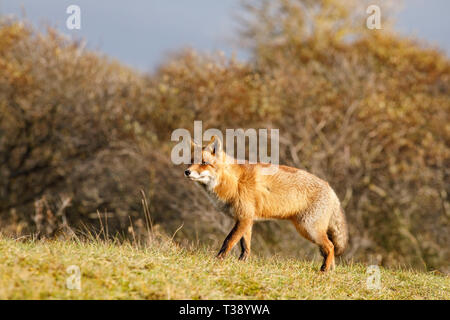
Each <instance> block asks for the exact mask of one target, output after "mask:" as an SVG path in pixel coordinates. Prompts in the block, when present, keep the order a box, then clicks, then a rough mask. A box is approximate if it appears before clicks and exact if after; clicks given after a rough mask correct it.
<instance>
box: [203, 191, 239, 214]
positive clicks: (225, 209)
mask: <svg viewBox="0 0 450 320" xmlns="http://www.w3.org/2000/svg"><path fill="white" fill-rule="evenodd" d="M205 190H206V192H207V196H208V198H209V200H210V201H211V202H212V203H213V205H214V207H215V208H216V209H217V210H219V211H220V212H222V213H224V214H225V215H227V216H229V217H231V218H234V217H235V215H234V210H233V206H232V205H231V204H229V203H226V202H225V201H222V200H221V199H219V198H218V197H217V195H216V194H215V193H214V192H212V191H210V190H208V189H207V188H205Z"/></svg>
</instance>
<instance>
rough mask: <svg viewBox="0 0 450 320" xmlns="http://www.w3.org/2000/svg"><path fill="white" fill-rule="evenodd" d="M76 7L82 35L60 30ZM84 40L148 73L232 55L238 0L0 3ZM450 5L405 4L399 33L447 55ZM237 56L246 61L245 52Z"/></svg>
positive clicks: (422, 0) (408, 0)
mask: <svg viewBox="0 0 450 320" xmlns="http://www.w3.org/2000/svg"><path fill="white" fill-rule="evenodd" d="M71 4H76V5H78V6H80V8H81V30H73V31H71V30H68V29H67V28H66V26H65V22H66V19H67V17H68V15H67V14H66V8H67V7H68V6H69V5H71ZM22 8H23V9H24V11H25V14H26V17H27V18H28V19H29V20H31V21H32V22H33V24H35V25H38V26H39V25H43V24H45V23H47V24H50V25H52V26H54V27H57V28H58V29H59V30H60V31H62V32H63V33H66V34H71V35H73V36H75V37H76V38H84V39H86V40H87V42H88V46H89V47H90V48H93V49H98V50H100V51H102V52H105V53H106V54H108V55H110V56H112V57H115V58H117V59H119V60H120V61H122V62H125V63H127V64H129V65H131V66H134V67H136V68H139V69H141V70H143V71H148V70H152V69H154V68H155V66H157V65H158V63H160V62H161V61H162V60H163V59H164V57H165V56H166V55H167V54H168V53H169V52H171V51H174V50H176V49H179V48H182V47H186V46H191V47H194V48H196V49H199V50H202V51H209V52H210V51H214V50H223V51H224V52H225V53H226V54H228V55H229V54H231V52H233V51H236V49H237V47H236V45H235V43H234V41H232V40H233V39H235V38H234V36H233V35H234V34H235V31H236V24H235V20H234V18H233V15H234V14H235V13H236V11H237V9H238V8H239V0H216V1H214V0H190V1H187V0H166V1H164V0H147V1H145V0H129V1H123V0H0V14H2V15H4V14H14V15H16V16H21V15H22ZM449 13H450V1H449V0H428V1H426V0H405V1H404V5H403V9H402V10H401V11H400V12H399V13H398V16H397V24H396V28H397V30H398V31H400V32H402V33H404V34H408V35H415V36H417V37H418V38H421V39H425V40H427V41H428V42H430V43H431V44H434V45H437V46H439V47H441V48H443V49H444V50H445V51H446V52H447V54H450V19H449V18H448V17H447V15H448V14H449ZM238 56H239V57H241V58H245V53H244V52H238Z"/></svg>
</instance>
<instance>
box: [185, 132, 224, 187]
mask: <svg viewBox="0 0 450 320" xmlns="http://www.w3.org/2000/svg"><path fill="white" fill-rule="evenodd" d="M191 143H192V144H193V145H194V143H193V142H191ZM194 147H195V145H194ZM224 163H225V153H224V152H223V151H222V142H221V141H220V139H215V137H213V138H212V140H211V141H210V142H209V144H208V145H207V146H206V147H204V148H203V149H202V162H201V163H194V164H192V165H191V166H190V167H189V168H187V170H186V171H184V175H185V176H186V177H187V178H189V179H191V180H192V181H195V182H198V183H200V184H203V185H205V186H206V187H207V188H208V189H210V190H212V189H214V187H215V186H216V185H217V183H218V180H219V176H220V171H221V170H222V168H223V165H224Z"/></svg>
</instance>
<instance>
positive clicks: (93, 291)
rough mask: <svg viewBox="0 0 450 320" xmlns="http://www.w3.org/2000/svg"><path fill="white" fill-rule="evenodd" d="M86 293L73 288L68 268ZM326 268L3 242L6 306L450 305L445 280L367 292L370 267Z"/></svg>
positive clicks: (107, 245)
mask: <svg viewBox="0 0 450 320" xmlns="http://www.w3.org/2000/svg"><path fill="white" fill-rule="evenodd" d="M70 265H77V266H79V268H80V270H81V274H82V276H81V290H69V289H67V288H66V279H67V277H69V276H70V274H69V273H67V267H68V266H70ZM318 268H319V264H318V262H309V261H299V260H294V259H283V258H279V257H274V258H269V259H267V258H264V259H263V258H257V257H254V256H253V257H252V258H250V260H249V261H247V262H240V261H237V259H236V258H235V257H229V258H228V259H226V260H224V261H218V260H216V259H215V258H214V253H213V252H212V251H211V250H210V249H205V248H204V249H193V250H186V249H183V248H180V247H178V246H176V245H174V244H172V243H171V242H170V241H158V242H155V243H154V244H152V245H149V246H148V247H146V248H138V247H136V246H133V245H131V244H118V243H112V242H101V241H94V240H91V241H85V242H77V241H73V240H66V241H56V240H55V241H31V240H26V241H23V240H21V241H19V240H13V239H9V238H6V237H2V236H0V299H449V298H450V279H449V277H448V276H445V275H437V274H432V273H423V272H417V271H411V270H388V269H383V268H381V289H379V290H368V289H367V288H366V278H367V275H366V267H365V266H364V265H361V264H342V263H340V264H338V266H337V268H336V270H335V271H334V272H331V273H328V274H321V273H319V272H318Z"/></svg>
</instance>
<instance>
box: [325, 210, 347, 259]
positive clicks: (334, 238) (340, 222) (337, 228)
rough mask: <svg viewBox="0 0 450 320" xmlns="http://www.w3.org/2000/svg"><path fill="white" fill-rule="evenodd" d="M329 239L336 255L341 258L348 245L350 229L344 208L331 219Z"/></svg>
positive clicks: (328, 232) (337, 211)
mask: <svg viewBox="0 0 450 320" xmlns="http://www.w3.org/2000/svg"><path fill="white" fill-rule="evenodd" d="M327 234H328V237H329V238H330V240H331V242H333V245H334V255H335V256H340V255H341V254H342V253H343V252H344V250H345V248H346V247H347V243H348V229H347V222H346V220H345V215H344V211H343V210H342V207H339V210H336V211H335V212H334V213H333V215H332V216H331V219H330V224H329V225H328V231H327Z"/></svg>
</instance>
